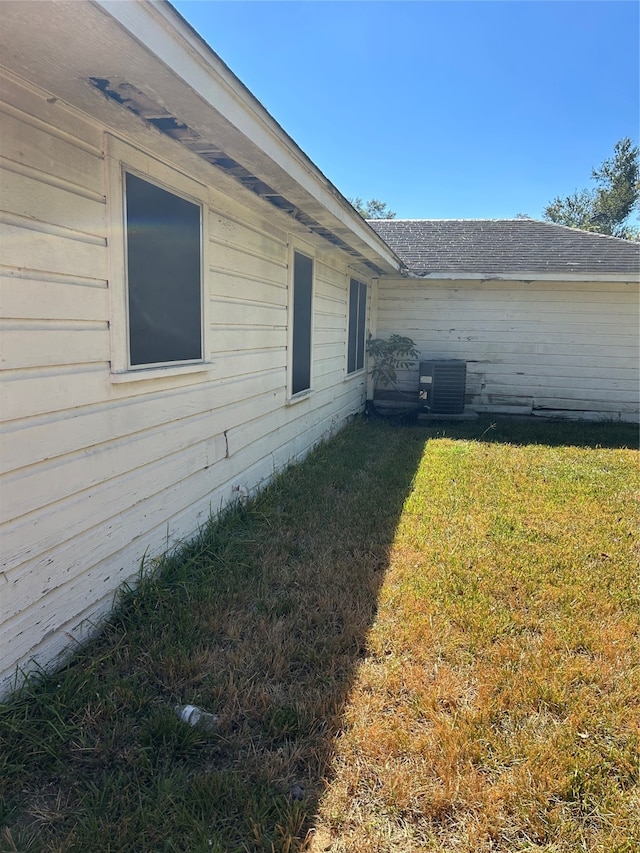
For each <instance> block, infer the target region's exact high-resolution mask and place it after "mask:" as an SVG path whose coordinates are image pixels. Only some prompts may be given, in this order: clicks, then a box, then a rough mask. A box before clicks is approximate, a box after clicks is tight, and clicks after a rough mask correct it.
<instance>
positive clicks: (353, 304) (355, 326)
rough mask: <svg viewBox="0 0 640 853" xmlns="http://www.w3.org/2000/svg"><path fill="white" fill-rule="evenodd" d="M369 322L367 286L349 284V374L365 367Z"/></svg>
mask: <svg viewBox="0 0 640 853" xmlns="http://www.w3.org/2000/svg"><path fill="white" fill-rule="evenodd" d="M366 321H367V285H366V284H362V282H360V281H356V280H355V279H354V278H352V279H351V281H350V282H349V332H348V335H349V337H348V346H347V373H355V372H356V370H362V368H363V367H364V339H365V338H364V336H365V326H366Z"/></svg>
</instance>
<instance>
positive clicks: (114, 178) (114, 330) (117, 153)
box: [105, 134, 211, 383]
mask: <svg viewBox="0 0 640 853" xmlns="http://www.w3.org/2000/svg"><path fill="white" fill-rule="evenodd" d="M105 136H106V140H105V159H106V163H107V173H108V174H107V187H108V195H107V216H108V241H107V243H108V247H109V252H108V258H109V291H110V324H109V326H110V343H111V370H110V381H111V382H114V383H118V382H133V381H139V380H144V379H153V378H156V377H163V376H179V375H182V374H188V373H196V372H201V371H204V370H208V369H210V367H211V363H210V361H209V360H208V353H209V351H210V347H209V345H208V330H209V329H210V322H209V299H208V294H207V287H206V281H207V274H208V270H209V258H208V243H209V240H208V234H209V228H208V214H209V204H208V191H207V188H206V186H204V185H203V184H201V183H199V182H198V181H196V180H195V179H193V178H191V177H189V176H187V175H185V174H184V173H182V172H179V171H178V170H177V169H176V168H174V167H173V166H171V165H169V164H167V163H164V162H162V161H160V160H157V159H155V158H154V157H151V156H150V155H148V154H146V153H145V152H143V151H140V150H139V149H137V148H134V147H133V146H131V145H128V144H127V143H125V142H122V140H119V139H116V138H115V137H112V136H110V135H109V134H106V135H105ZM127 173H129V174H131V175H134V176H135V177H137V178H140V179H142V180H143V181H146V182H147V183H149V184H152V185H154V186H156V187H158V188H159V189H162V190H165V191H166V192H168V193H171V194H172V195H174V196H177V197H178V198H182V199H184V200H185V201H188V202H191V203H192V204H195V205H197V206H198V207H199V208H200V344H201V358H199V359H193V360H191V359H190V360H185V361H167V362H157V363H154V364H149V365H147V364H131V360H130V324H129V285H128V254H127V251H128V247H127V199H126V191H125V182H126V175H127Z"/></svg>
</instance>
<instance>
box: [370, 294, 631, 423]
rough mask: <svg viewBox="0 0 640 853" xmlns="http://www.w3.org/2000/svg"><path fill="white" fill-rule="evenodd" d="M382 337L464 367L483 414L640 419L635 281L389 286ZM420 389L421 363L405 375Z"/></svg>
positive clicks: (382, 297) (382, 300)
mask: <svg viewBox="0 0 640 853" xmlns="http://www.w3.org/2000/svg"><path fill="white" fill-rule="evenodd" d="M378 300H379V301H378V334H379V335H380V336H381V337H385V336H386V335H388V334H391V333H393V332H398V333H400V334H404V335H408V336H409V337H411V338H413V339H414V341H415V342H416V346H417V348H418V350H419V351H420V353H421V355H422V357H423V358H425V359H432V358H460V359H464V360H465V361H466V362H467V404H468V405H470V406H471V407H473V408H474V409H476V410H477V411H481V412H482V411H487V412H512V413H526V414H531V413H533V414H540V415H545V414H546V415H554V416H565V417H586V418H604V419H620V420H626V421H633V420H637V418H638V387H639V372H638V363H639V362H638V359H639V351H638V328H639V323H638V321H639V317H638V283H637V282H582V283H581V282H552V281H549V282H548V281H545V282H538V281H534V282H524V281H511V282H508V281H505V282H502V281H485V282H479V281H457V282H451V281H416V280H406V279H405V280H401V281H387V282H384V283H383V284H381V287H380V291H379V294H378ZM403 382H404V384H405V386H406V387H407V388H413V387H416V388H417V366H416V368H415V369H414V370H413V371H410V372H408V373H407V374H405V375H404V376H403Z"/></svg>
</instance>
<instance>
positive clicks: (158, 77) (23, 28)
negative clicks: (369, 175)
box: [0, 0, 403, 275]
mask: <svg viewBox="0 0 640 853" xmlns="http://www.w3.org/2000/svg"><path fill="white" fill-rule="evenodd" d="M2 18H3V21H2V27H0V58H1V61H2V64H3V66H5V67H6V68H7V69H8V70H9V72H11V73H13V74H15V75H17V76H19V77H21V78H23V79H25V80H27V81H29V82H31V83H32V84H35V85H36V86H38V87H40V88H42V89H43V90H45V91H46V92H47V93H48V94H50V95H52V96H53V97H55V98H58V99H60V100H62V101H64V102H65V103H66V104H68V105H70V106H71V107H72V108H74V109H76V110H79V111H81V112H82V113H83V114H84V115H87V116H89V117H91V118H93V119H94V120H96V121H97V122H99V123H100V124H102V125H105V126H106V127H108V128H109V129H111V130H113V131H115V132H116V133H117V132H119V133H122V134H123V135H125V136H126V137H127V138H128V139H131V140H132V141H133V142H139V143H140V144H141V145H143V146H144V147H145V148H146V149H147V150H151V151H153V152H155V153H158V154H159V155H162V156H167V152H168V153H169V155H172V157H173V160H174V161H175V159H176V157H177V156H186V157H187V159H188V160H189V163H190V168H191V167H193V168H195V169H196V170H197V171H199V172H200V174H202V175H205V176H206V175H207V174H208V180H209V182H210V183H215V180H216V177H220V178H222V176H224V178H223V180H226V179H230V180H231V181H234V182H235V184H236V185H238V190H239V191H240V192H241V193H242V192H245V191H248V192H251V193H253V194H254V195H258V196H260V197H261V198H262V199H263V200H264V201H265V202H267V203H270V204H272V205H274V206H275V207H278V208H279V209H280V210H282V211H284V212H285V213H287V214H289V215H290V216H291V217H293V219H295V220H296V221H297V222H298V223H300V225H301V226H303V227H304V228H307V229H309V230H310V231H312V232H314V233H316V234H318V235H319V236H321V237H323V238H324V239H326V240H328V241H329V243H332V244H333V245H335V246H338V247H339V248H341V249H342V250H343V251H345V252H347V253H348V254H349V255H350V256H351V257H352V258H353V263H354V265H356V266H360V267H365V268H366V269H367V270H368V271H369V272H370V273H373V274H377V275H383V274H394V273H396V274H400V273H401V272H402V270H403V264H402V262H401V261H400V260H399V258H398V257H397V256H396V255H395V254H394V252H393V251H392V250H391V249H390V248H389V247H388V246H387V244H386V243H385V242H384V241H383V240H382V238H380V237H379V236H378V235H377V234H376V233H375V232H374V231H373V229H372V228H371V227H370V226H369V225H367V223H366V222H365V221H364V219H362V218H361V217H360V216H359V215H358V214H357V213H356V212H355V210H354V209H353V208H352V207H351V205H350V204H349V203H348V202H347V200H346V199H345V198H344V197H343V196H342V195H341V193H340V192H339V191H338V190H337V189H336V188H335V187H334V186H333V184H331V182H330V181H329V180H328V179H327V178H326V177H325V176H324V175H323V174H322V173H321V172H320V170H319V169H318V168H317V167H316V166H315V165H314V164H313V163H312V162H311V160H310V159H309V158H308V157H307V156H306V155H305V154H304V152H303V151H302V150H301V149H300V148H299V147H298V146H297V145H296V144H295V142H294V141H293V140H292V139H291V138H290V137H289V136H288V135H287V134H286V133H285V132H284V130H283V129H282V128H281V127H280V125H279V124H278V123H277V122H276V121H275V120H274V119H273V118H272V117H271V116H270V115H269V113H268V112H267V111H266V110H265V109H264V107H263V106H262V105H261V104H260V103H259V102H258V101H257V99H256V98H255V97H254V96H253V95H252V94H251V93H250V92H249V90H248V89H247V88H246V87H245V86H244V85H243V84H242V83H241V82H240V81H239V80H238V78H237V77H236V76H235V75H234V74H233V73H232V72H231V71H230V70H229V68H227V66H226V65H225V64H224V63H223V62H222V61H221V60H220V59H219V57H218V56H217V55H216V54H215V53H214V52H213V51H212V50H211V48H209V47H208V45H207V44H206V43H205V42H204V41H203V40H202V39H201V38H200V37H199V36H198V34H197V33H196V32H195V31H194V30H193V29H192V28H191V27H190V26H189V25H188V24H187V23H186V21H184V19H183V18H182V17H181V16H180V15H179V14H178V13H177V12H176V11H175V10H174V9H173V7H172V6H171V5H170V4H169V3H168V2H165V1H164V0H128V2H121V0H51V2H47V3H40V4H37V9H36V8H34V6H33V5H32V4H31V3H25V2H23V0H5V2H3V3H2ZM150 131H151V132H150ZM176 146H180V149H181V150H180V149H177V148H176ZM212 169H213V170H215V172H214V173H213V175H212V173H211V170H212ZM221 173H222V174H221ZM226 186H227V187H228V186H230V184H228V183H227V184H226Z"/></svg>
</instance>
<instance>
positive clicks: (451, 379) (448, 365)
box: [419, 358, 467, 415]
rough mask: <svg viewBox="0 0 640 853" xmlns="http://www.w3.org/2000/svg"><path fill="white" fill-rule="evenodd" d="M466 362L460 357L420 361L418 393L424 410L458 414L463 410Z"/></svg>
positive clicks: (441, 413)
mask: <svg viewBox="0 0 640 853" xmlns="http://www.w3.org/2000/svg"><path fill="white" fill-rule="evenodd" d="M466 380H467V363H466V361H463V360H462V359H457V358H451V359H433V360H432V361H421V362H420V382H419V394H420V403H421V405H422V407H423V410H424V411H425V412H428V413H430V414H433V415H460V414H462V413H463V412H464V392H465V384H466Z"/></svg>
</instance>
